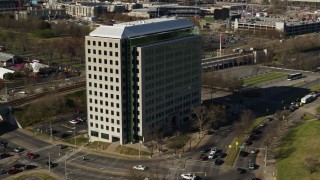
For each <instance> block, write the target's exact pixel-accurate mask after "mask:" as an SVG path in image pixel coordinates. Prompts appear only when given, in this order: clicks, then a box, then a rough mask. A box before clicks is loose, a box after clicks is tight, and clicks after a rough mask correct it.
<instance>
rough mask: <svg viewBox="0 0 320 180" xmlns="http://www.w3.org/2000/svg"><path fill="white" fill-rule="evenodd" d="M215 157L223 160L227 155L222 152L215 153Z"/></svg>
mask: <svg viewBox="0 0 320 180" xmlns="http://www.w3.org/2000/svg"><path fill="white" fill-rule="evenodd" d="M215 156H217V157H218V158H224V157H226V156H227V154H226V153H224V152H217V153H216V154H215Z"/></svg>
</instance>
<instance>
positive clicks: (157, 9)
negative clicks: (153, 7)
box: [157, 0, 160, 18]
mask: <svg viewBox="0 0 320 180" xmlns="http://www.w3.org/2000/svg"><path fill="white" fill-rule="evenodd" d="M157 2H158V7H157V11H158V12H157V18H159V17H160V15H159V0H158V1H157Z"/></svg>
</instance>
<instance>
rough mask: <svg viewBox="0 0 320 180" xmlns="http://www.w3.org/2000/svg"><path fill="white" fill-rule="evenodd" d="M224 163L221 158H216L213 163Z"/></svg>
mask: <svg viewBox="0 0 320 180" xmlns="http://www.w3.org/2000/svg"><path fill="white" fill-rule="evenodd" d="M223 163H224V161H223V160H222V159H216V160H215V161H214V164H215V165H221V164H223Z"/></svg>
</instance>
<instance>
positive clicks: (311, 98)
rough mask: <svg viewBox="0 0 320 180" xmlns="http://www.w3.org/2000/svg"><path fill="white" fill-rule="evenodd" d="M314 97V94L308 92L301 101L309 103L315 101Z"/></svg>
mask: <svg viewBox="0 0 320 180" xmlns="http://www.w3.org/2000/svg"><path fill="white" fill-rule="evenodd" d="M314 99H315V97H314V96H313V95H312V94H308V95H306V96H305V97H303V98H301V103H303V104H307V103H309V102H311V101H313V100H314Z"/></svg>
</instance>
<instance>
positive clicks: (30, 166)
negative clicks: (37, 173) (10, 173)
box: [24, 164, 37, 170]
mask: <svg viewBox="0 0 320 180" xmlns="http://www.w3.org/2000/svg"><path fill="white" fill-rule="evenodd" d="M36 167H37V166H36V165H33V164H29V165H26V166H25V167H24V170H31V169H34V168H36Z"/></svg>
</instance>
